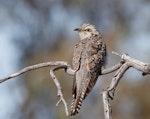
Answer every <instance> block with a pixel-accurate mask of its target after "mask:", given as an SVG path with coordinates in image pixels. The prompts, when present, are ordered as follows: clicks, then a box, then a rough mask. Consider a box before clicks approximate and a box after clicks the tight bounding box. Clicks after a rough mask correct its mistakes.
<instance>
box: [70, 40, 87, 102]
mask: <svg viewBox="0 0 150 119" xmlns="http://www.w3.org/2000/svg"><path fill="white" fill-rule="evenodd" d="M84 46H85V40H83V41H79V43H78V44H76V45H75V48H74V54H73V60H72V64H73V68H74V70H76V71H78V70H79V68H80V64H81V55H82V52H83V49H84ZM76 89H77V85H76V76H75V77H74V79H73V86H72V96H73V98H74V99H75V98H76V94H77V90H76Z"/></svg>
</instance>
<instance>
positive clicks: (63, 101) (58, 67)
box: [50, 66, 69, 116]
mask: <svg viewBox="0 0 150 119" xmlns="http://www.w3.org/2000/svg"><path fill="white" fill-rule="evenodd" d="M60 68H62V67H61V66H57V67H54V68H53V69H51V70H50V75H51V77H52V79H53V81H54V83H55V85H56V87H57V91H58V92H57V96H59V97H60V99H59V101H58V102H57V104H56V106H58V105H59V104H60V103H61V102H62V103H63V104H64V106H65V111H66V116H68V115H69V111H68V107H67V103H66V100H65V99H64V97H63V93H62V88H61V85H60V83H59V81H58V79H57V77H56V76H55V74H54V71H55V70H58V69H60Z"/></svg>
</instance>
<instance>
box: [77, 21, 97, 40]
mask: <svg viewBox="0 0 150 119" xmlns="http://www.w3.org/2000/svg"><path fill="white" fill-rule="evenodd" d="M74 30H75V31H78V33H79V36H80V38H81V40H82V39H85V38H88V37H90V36H91V35H100V33H99V31H98V30H97V29H96V27H95V26H94V25H92V24H82V25H81V26H80V27H79V28H76V29H74Z"/></svg>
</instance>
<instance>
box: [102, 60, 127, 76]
mask: <svg viewBox="0 0 150 119" xmlns="http://www.w3.org/2000/svg"><path fill="white" fill-rule="evenodd" d="M123 63H124V62H123V61H121V62H119V63H118V64H116V65H115V66H112V67H110V68H107V69H103V70H102V72H101V75H105V74H109V73H112V72H114V71H116V70H118V69H119V68H120V67H121V66H122V64H123Z"/></svg>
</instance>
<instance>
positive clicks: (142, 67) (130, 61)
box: [102, 54, 150, 119]
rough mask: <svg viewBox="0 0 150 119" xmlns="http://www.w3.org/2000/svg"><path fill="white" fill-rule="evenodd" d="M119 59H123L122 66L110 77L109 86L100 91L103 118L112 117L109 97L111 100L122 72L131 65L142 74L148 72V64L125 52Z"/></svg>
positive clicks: (149, 69)
mask: <svg viewBox="0 0 150 119" xmlns="http://www.w3.org/2000/svg"><path fill="white" fill-rule="evenodd" d="M121 59H122V61H124V62H122V63H123V64H122V66H121V67H120V68H119V70H118V71H117V72H116V74H115V75H114V77H113V78H112V82H111V83H110V85H109V87H108V88H107V89H106V90H104V91H103V92H102V97H103V104H104V115H105V119H112V109H111V106H110V104H109V99H111V100H113V98H114V93H115V90H116V88H117V85H118V83H119V81H120V79H121V78H122V76H123V75H124V73H125V72H126V70H127V69H128V68H130V67H133V68H135V69H137V70H139V71H141V72H143V74H144V75H146V74H150V64H148V63H143V62H141V61H139V60H136V59H134V58H131V57H129V56H128V55H127V54H123V55H122V56H121Z"/></svg>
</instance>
